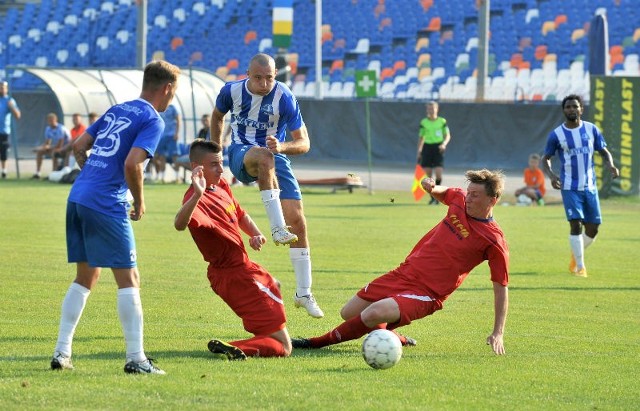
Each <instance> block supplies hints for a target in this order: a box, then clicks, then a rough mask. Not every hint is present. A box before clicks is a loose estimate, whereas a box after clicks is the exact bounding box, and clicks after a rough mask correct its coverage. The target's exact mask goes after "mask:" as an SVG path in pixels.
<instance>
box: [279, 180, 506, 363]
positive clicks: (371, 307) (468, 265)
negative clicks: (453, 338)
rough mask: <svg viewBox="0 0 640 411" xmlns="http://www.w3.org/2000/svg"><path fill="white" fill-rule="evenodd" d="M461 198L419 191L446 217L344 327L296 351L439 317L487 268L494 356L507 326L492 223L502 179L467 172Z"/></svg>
mask: <svg viewBox="0 0 640 411" xmlns="http://www.w3.org/2000/svg"><path fill="white" fill-rule="evenodd" d="M465 176H466V178H467V180H468V181H469V185H468V187H467V192H466V193H465V192H463V191H462V190H461V189H459V188H448V187H444V186H437V185H435V181H434V180H433V179H432V178H425V179H423V180H422V183H421V184H422V187H423V188H424V189H425V190H426V191H427V192H428V193H430V194H431V195H432V196H434V198H435V199H436V200H438V201H439V202H441V203H443V204H445V205H447V206H448V210H447V215H446V216H445V218H444V219H443V220H442V221H441V222H440V223H439V224H438V225H436V226H435V227H434V228H432V229H431V231H429V232H428V233H427V234H426V235H425V236H424V237H422V239H421V240H420V241H419V242H418V244H416V245H415V246H414V248H413V250H411V252H410V253H409V255H408V256H407V258H406V259H405V260H404V262H403V263H401V264H400V266H398V267H397V268H396V269H394V270H392V271H390V272H388V273H387V274H384V275H382V276H380V277H378V278H376V279H375V280H373V281H372V282H370V283H369V284H367V285H366V286H364V287H363V288H362V289H360V291H358V292H357V293H356V295H355V296H354V297H353V298H351V300H349V302H347V304H346V305H345V306H344V307H343V308H342V310H341V311H340V315H341V316H342V318H343V319H344V320H345V321H344V322H343V323H342V324H340V325H339V326H338V327H336V328H334V329H333V330H331V331H330V332H328V333H326V334H324V335H322V336H320V337H315V338H309V339H304V338H302V339H293V341H292V343H293V347H294V348H320V347H325V346H327V345H332V344H338V343H341V342H344V341H349V340H354V339H357V338H360V337H361V336H363V335H365V334H367V333H369V332H370V331H372V330H374V329H376V328H388V329H391V330H393V329H396V328H398V327H402V326H404V325H408V324H411V322H412V321H413V320H418V319H420V318H423V317H426V316H427V315H431V314H433V313H434V312H436V311H438V310H440V309H442V305H443V303H444V301H445V300H446V299H447V298H448V297H449V295H451V293H453V292H454V291H455V290H456V289H457V288H458V287H459V286H460V285H461V284H462V282H463V281H464V279H465V278H466V277H467V275H469V272H470V271H471V270H472V269H473V268H474V267H476V266H477V265H479V264H480V263H482V262H483V261H484V260H488V261H489V268H490V270H491V281H492V282H493V293H494V307H495V317H494V325H493V331H492V333H491V334H490V335H489V337H487V341H486V342H487V344H488V345H491V348H492V349H493V352H494V353H496V354H498V355H500V354H504V353H505V349H504V341H503V335H504V327H505V323H506V319H507V308H508V305H509V303H508V301H509V298H508V289H507V284H508V281H509V274H508V266H509V250H508V247H507V243H506V241H505V239H504V235H503V233H502V230H501V229H500V227H499V226H498V224H497V223H496V222H495V221H494V219H493V207H494V206H495V205H496V203H497V202H498V199H499V198H500V196H501V195H502V191H503V190H504V176H503V175H502V173H500V172H492V171H489V170H478V171H467V173H466V175H465Z"/></svg>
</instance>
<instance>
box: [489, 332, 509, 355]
mask: <svg viewBox="0 0 640 411" xmlns="http://www.w3.org/2000/svg"><path fill="white" fill-rule="evenodd" d="M487 345H490V346H491V348H492V349H493V352H494V353H496V354H497V355H502V354H504V353H505V350H504V340H503V338H502V334H491V335H490V336H488V337H487Z"/></svg>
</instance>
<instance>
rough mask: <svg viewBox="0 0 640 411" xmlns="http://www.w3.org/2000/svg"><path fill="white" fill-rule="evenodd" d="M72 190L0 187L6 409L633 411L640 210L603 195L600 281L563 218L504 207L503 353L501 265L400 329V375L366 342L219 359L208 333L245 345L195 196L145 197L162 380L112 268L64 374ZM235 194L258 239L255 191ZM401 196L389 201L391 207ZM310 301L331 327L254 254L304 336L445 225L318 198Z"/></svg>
mask: <svg viewBox="0 0 640 411" xmlns="http://www.w3.org/2000/svg"><path fill="white" fill-rule="evenodd" d="M68 190H69V186H65V185H56V184H51V183H47V182H31V181H24V180H23V181H19V182H18V181H6V182H2V183H0V193H1V196H2V206H1V207H2V208H1V212H0V227H1V231H2V234H1V236H0V250H2V251H1V253H2V254H1V259H0V262H1V265H0V266H1V277H0V280H1V282H2V285H1V290H2V291H1V294H0V299H1V304H0V330H1V332H0V342H1V347H2V351H1V353H0V409H3V410H13V409H15V410H18V409H19V410H25V409H60V408H64V409H129V408H139V409H152V408H153V409H221V410H244V409H266V410H270V409H274V410H275V409H277V410H303V409H321V410H325V409H350V410H351V409H353V410H356V409H371V410H381V409H407V410H411V409H415V410H418V409H419V410H423V409H437V410H460V409H518V410H521V409H522V410H538V409H563V410H586V409H591V410H596V409H597V410H614V409H619V410H629V409H638V396H637V393H638V388H637V380H638V374H639V372H640V367H639V362H638V354H639V353H640V308H639V307H640V305H639V304H638V296H639V295H640V293H639V291H640V285H639V283H638V280H637V278H638V277H637V275H638V268H637V267H638V258H637V255H638V251H637V250H638V247H639V246H640V237H639V235H638V232H639V231H640V223H639V222H638V216H639V215H640V214H639V212H640V201H638V199H637V198H634V199H609V200H603V202H602V203H603V204H602V206H603V214H604V224H603V225H602V226H601V230H600V236H599V237H598V239H597V241H596V242H595V243H594V244H593V246H592V247H591V248H589V249H588V252H587V257H586V262H587V267H588V269H589V278H586V279H582V278H575V277H573V276H571V275H568V274H567V266H568V263H569V245H568V239H567V237H568V223H567V222H566V221H565V219H564V212H563V210H562V206H561V205H550V206H545V207H530V208H524V207H497V208H496V209H495V217H496V219H497V220H498V221H499V222H500V224H501V226H502V227H503V229H504V231H505V233H506V236H507V239H508V241H509V244H510V248H511V278H510V282H511V284H510V313H509V317H508V320H507V329H506V335H505V344H506V349H507V355H505V356H501V357H498V356H495V355H493V354H492V352H491V350H490V348H489V347H488V346H487V345H485V339H486V337H487V335H489V333H490V332H491V329H492V324H493V293H492V288H491V282H490V280H489V274H488V267H487V265H486V264H483V265H481V266H479V267H478V268H476V270H474V272H473V273H472V274H471V275H470V276H469V278H468V279H467V280H466V282H465V283H464V284H463V285H462V287H461V288H460V289H459V290H458V291H456V292H455V293H454V294H453V295H452V296H451V298H450V299H449V300H448V301H447V302H446V304H445V308H444V310H442V311H440V312H438V313H436V314H435V315H433V316H430V317H427V318H426V319H423V320H420V321H417V322H415V323H414V324H412V325H410V326H408V327H405V328H403V329H402V332H404V333H406V334H408V335H411V336H412V337H414V338H416V339H417V340H418V346H416V347H410V348H407V349H405V352H404V356H403V359H402V361H400V363H399V364H398V365H397V366H395V367H394V368H391V369H389V370H380V371H376V370H373V369H370V368H369V367H368V366H367V365H366V364H365V363H364V361H363V360H362V358H361V355H360V344H361V340H360V341H352V342H348V343H345V344H342V345H337V346H333V347H329V348H326V349H322V350H313V351H295V352H294V354H293V356H292V357H291V358H286V359H249V360H248V361H246V362H226V361H221V360H217V359H213V358H212V357H211V355H210V354H209V352H208V351H207V348H206V344H207V341H208V340H209V339H211V338H214V337H215V338H221V339H225V340H231V339H238V338H244V337H246V336H248V334H247V333H246V332H245V331H244V330H243V329H242V325H241V323H240V321H239V319H238V318H237V317H235V315H234V314H233V313H232V312H231V311H230V310H229V309H228V308H227V307H226V306H225V305H224V303H222V301H221V300H220V299H219V298H218V297H217V296H216V295H215V294H214V293H213V292H212V291H211V289H210V288H209V285H208V281H207V279H206V274H205V273H206V264H205V263H204V261H203V260H202V257H201V256H200V254H199V253H198V251H197V249H196V247H195V245H194V244H193V241H192V239H191V237H190V236H189V234H188V233H185V232H182V233H179V232H176V231H175V230H174V229H173V225H172V222H173V216H174V215H175V212H176V210H177V208H178V206H179V204H180V200H181V198H182V194H183V192H184V190H185V186H182V185H180V186H174V185H165V186H150V187H147V191H146V196H147V212H148V213H147V215H146V216H145V217H144V219H143V220H142V221H141V222H137V223H134V229H135V232H136V237H137V243H138V258H139V267H140V271H141V276H142V301H143V306H144V314H145V350H146V352H147V353H148V354H149V355H150V356H152V357H155V358H157V363H158V365H159V366H160V367H161V368H163V369H165V370H166V371H167V373H168V375H167V376H164V377H160V376H131V375H125V374H124V373H123V371H122V367H123V365H124V339H123V337H122V332H121V329H120V324H119V321H118V319H117V311H116V305H115V298H116V286H115V283H114V280H113V277H112V275H111V273H110V271H108V270H105V271H103V274H102V278H101V280H100V282H99V283H98V286H97V287H96V288H95V289H94V290H93V292H92V294H91V296H90V298H89V301H88V304H87V307H86V309H85V312H84V315H83V317H82V320H81V321H80V324H79V326H78V329H77V332H76V338H75V341H74V347H73V348H74V365H75V367H76V369H75V370H74V371H73V372H52V371H50V370H49V360H50V356H51V354H52V351H53V348H54V345H55V340H56V336H57V327H58V319H59V311H60V304H61V302H62V298H63V297H64V294H65V292H66V290H67V288H68V286H69V283H70V282H71V281H72V280H73V278H74V266H72V265H69V264H67V263H66V247H65V235H64V214H65V211H64V210H65V204H66V196H67V194H68ZM235 191H236V195H237V197H238V198H239V200H240V202H241V204H243V206H244V207H245V209H247V210H248V211H249V212H250V213H251V214H252V216H253V217H254V219H255V220H256V221H257V222H258V224H259V225H260V226H261V227H263V228H264V227H266V218H265V216H264V210H263V208H262V205H261V204H260V202H259V196H258V194H257V192H256V191H255V189H254V188H250V187H248V188H245V187H241V188H239V189H237V190H235ZM392 197H393V198H394V201H393V202H391V201H390V198H392ZM305 209H306V215H307V219H308V224H309V230H310V239H311V243H312V259H313V266H314V292H315V294H316V297H317V299H318V301H319V302H320V304H321V306H322V308H323V309H324V311H325V313H326V317H325V318H324V319H322V320H314V319H312V318H310V317H308V316H307V315H306V314H305V313H304V312H303V311H301V310H296V309H294V308H293V304H292V303H291V296H292V295H293V292H294V285H295V282H294V278H293V272H292V269H291V265H290V263H289V258H288V252H287V249H286V248H282V247H275V246H274V245H273V244H271V243H270V244H269V245H267V246H266V247H265V248H264V249H263V250H262V251H261V252H253V251H251V252H250V254H251V257H252V258H253V259H255V260H256V261H258V262H260V263H261V264H263V265H264V266H265V267H267V269H268V270H269V271H270V272H271V273H272V274H273V275H274V276H276V277H277V278H278V279H279V280H280V281H281V282H282V287H283V295H284V297H285V301H286V303H287V314H288V320H289V322H288V328H289V331H290V333H291V335H292V336H312V335H317V334H320V333H324V332H326V331H328V330H329V329H330V328H332V327H333V326H335V325H337V324H338V323H339V322H340V319H339V314H338V312H339V309H340V308H341V306H342V305H343V304H344V302H346V301H347V300H348V299H349V298H350V297H351V296H352V295H353V294H354V293H355V292H356V291H357V290H358V289H359V288H360V287H361V286H363V285H364V284H366V282H367V281H369V280H370V279H372V278H374V277H376V276H378V275H380V274H382V273H384V272H386V271H388V270H389V269H392V268H394V267H395V266H396V265H397V264H398V263H400V262H401V261H402V259H403V258H404V257H405V256H406V254H407V253H408V252H409V251H410V249H411V247H412V246H413V245H414V244H415V243H416V241H417V240H418V239H419V238H420V237H421V236H422V235H423V234H424V233H425V232H426V231H427V230H428V229H430V228H431V227H432V226H433V225H434V224H435V223H436V222H437V221H439V220H440V219H441V218H442V217H443V213H444V208H443V207H429V206H427V205H426V203H424V202H423V203H420V204H416V203H414V202H413V200H412V198H411V194H410V193H408V192H407V193H399V192H395V193H391V192H378V193H376V194H375V195H372V196H371V195H369V194H367V193H366V192H364V191H357V192H355V193H353V194H347V193H337V194H328V193H327V192H326V191H322V190H318V191H309V192H306V193H305Z"/></svg>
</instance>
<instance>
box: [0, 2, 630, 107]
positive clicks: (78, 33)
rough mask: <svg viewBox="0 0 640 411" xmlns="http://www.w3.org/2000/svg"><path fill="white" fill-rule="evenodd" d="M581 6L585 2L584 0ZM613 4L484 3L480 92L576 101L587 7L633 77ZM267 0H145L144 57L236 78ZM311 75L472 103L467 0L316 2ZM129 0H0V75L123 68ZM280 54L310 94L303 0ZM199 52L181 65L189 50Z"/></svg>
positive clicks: (129, 44)
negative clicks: (318, 68)
mask: <svg viewBox="0 0 640 411" xmlns="http://www.w3.org/2000/svg"><path fill="white" fill-rule="evenodd" d="M585 3H586V6H585ZM632 3H633V2H631V1H621V0H492V2H491V9H490V19H491V20H490V41H489V53H490V54H489V71H488V73H487V74H488V77H487V81H486V83H485V84H486V85H488V86H489V87H485V90H487V91H486V93H487V95H486V98H487V99H489V100H497V101H513V100H517V101H523V100H524V101H555V100H556V99H560V98H562V96H563V94H564V93H565V92H567V91H568V90H570V91H575V92H577V93H579V94H582V95H583V96H585V97H587V98H588V94H589V72H588V69H589V68H588V67H587V64H585V61H586V57H587V55H588V37H589V36H588V34H589V26H590V22H591V19H592V18H593V16H594V14H595V13H605V14H606V15H607V16H608V24H609V36H610V38H609V44H610V49H609V53H610V69H611V70H612V73H613V74H614V75H633V76H637V75H640V67H639V61H638V60H639V58H638V56H639V55H640V11H638V10H637V7H635V6H634V5H633V4H632ZM272 4H273V2H272V1H270V0H172V1H151V2H148V44H147V52H148V58H149V59H151V58H152V57H153V56H159V55H163V56H164V57H165V58H166V59H167V60H169V61H171V62H173V63H175V64H178V65H181V66H187V65H189V64H193V65H194V66H197V67H200V68H205V69H208V70H210V71H212V72H214V73H217V74H218V75H219V76H221V77H222V78H223V79H226V80H229V79H236V78H242V76H243V75H244V74H243V73H244V70H245V68H246V66H247V64H248V61H249V59H250V58H251V56H252V55H254V54H255V53H257V52H265V53H269V54H275V53H276V52H277V50H276V49H274V48H273V46H272V41H271V31H272ZM323 5H324V6H325V7H324V10H323V22H322V23H323V24H322V67H323V69H322V73H321V75H322V81H323V90H325V91H326V94H325V95H326V96H327V97H331V98H334V97H335V98H350V97H353V93H354V89H355V87H354V81H355V71H356V70H361V69H372V70H375V71H376V73H377V74H378V76H379V90H378V91H379V96H380V97H381V98H397V99H451V100H462V101H464V100H473V99H475V93H476V88H477V80H478V79H477V70H476V60H477V55H478V31H477V30H478V24H477V6H476V0H458V1H455V2H454V1H450V0H393V1H386V2H385V1H384V0H377V1H366V0H351V1H344V0H325V1H324V2H323ZM135 8H136V2H135V1H133V0H110V1H98V0H69V1H61V0H58V1H54V0H42V1H41V2H39V4H37V3H36V2H29V1H27V0H22V1H17V0H16V1H0V14H1V15H2V19H3V22H4V24H3V25H2V27H1V28H0V77H7V76H9V77H10V79H11V81H12V83H13V85H12V88H13V89H14V90H16V89H33V88H37V87H38V86H39V84H38V83H37V82H38V80H37V79H33V78H30V77H29V76H24V75H22V73H21V71H20V70H19V69H18V70H12V71H11V72H7V70H6V67H7V66H12V67H19V66H34V65H35V66H40V67H131V66H133V65H134V64H135V52H136V49H135V48H136V35H135V33H136V15H137V13H136V9H135ZM293 24H294V27H293V29H294V33H293V36H292V39H291V46H290V48H289V49H288V50H287V51H288V56H289V61H290V62H291V61H293V56H295V61H294V62H293V64H292V79H293V83H292V87H293V88H294V89H295V90H296V92H297V93H298V94H299V96H301V97H312V96H313V95H314V93H315V87H314V86H313V83H314V82H315V80H316V73H315V62H314V58H315V51H314V50H315V45H314V38H315V37H314V36H315V30H314V26H315V2H314V1H313V0H295V1H294V23H293ZM195 52H197V53H201V58H200V59H198V60H197V61H193V60H192V59H191V56H192V55H193V53H195Z"/></svg>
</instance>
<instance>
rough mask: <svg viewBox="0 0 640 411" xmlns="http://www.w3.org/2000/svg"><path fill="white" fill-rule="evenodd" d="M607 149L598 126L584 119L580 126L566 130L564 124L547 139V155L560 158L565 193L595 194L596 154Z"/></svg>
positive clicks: (561, 178)
mask: <svg viewBox="0 0 640 411" xmlns="http://www.w3.org/2000/svg"><path fill="white" fill-rule="evenodd" d="M606 146H607V143H606V142H605V141H604V137H603V136H602V133H601V132H600V130H599V129H598V127H596V126H595V124H593V123H590V122H588V121H583V120H581V124H580V127H576V128H572V129H570V128H566V127H565V126H564V124H561V125H560V126H558V127H557V128H556V129H555V130H553V131H552V132H551V133H550V134H549V137H548V138H547V146H546V148H545V150H544V153H545V155H547V156H553V155H555V154H556V152H557V153H558V157H560V181H561V182H562V189H563V190H577V191H585V190H588V191H594V190H596V174H595V170H594V164H593V155H594V153H595V152H596V151H601V150H602V149H604V148H605V147H606Z"/></svg>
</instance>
